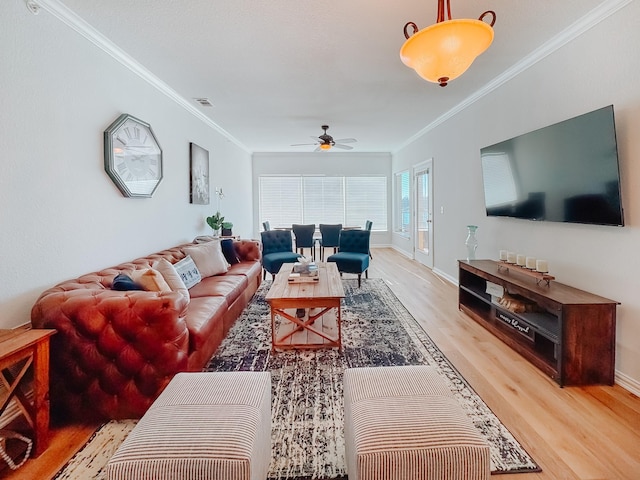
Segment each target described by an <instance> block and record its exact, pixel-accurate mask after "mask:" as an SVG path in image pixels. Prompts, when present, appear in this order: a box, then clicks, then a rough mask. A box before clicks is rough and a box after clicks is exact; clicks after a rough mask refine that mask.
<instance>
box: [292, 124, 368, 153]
mask: <svg viewBox="0 0 640 480" xmlns="http://www.w3.org/2000/svg"><path fill="white" fill-rule="evenodd" d="M321 128H322V129H323V130H324V133H323V134H322V135H320V136H319V137H314V136H312V137H311V138H312V139H313V140H315V143H295V144H293V145H291V146H292V147H299V146H302V145H317V146H318V148H316V149H315V150H314V152H319V151H321V150H331V148H333V147H336V148H341V149H343V150H352V149H353V147H352V146H350V145H344V144H345V143H354V142H357V140H356V139H355V138H341V139H340V140H334V139H333V137H332V136H331V135H329V134H328V133H327V130H328V129H329V125H322V127H321Z"/></svg>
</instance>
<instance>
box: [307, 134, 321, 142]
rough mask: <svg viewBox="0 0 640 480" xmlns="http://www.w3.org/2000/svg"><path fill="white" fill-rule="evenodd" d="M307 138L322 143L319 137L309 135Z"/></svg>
mask: <svg viewBox="0 0 640 480" xmlns="http://www.w3.org/2000/svg"><path fill="white" fill-rule="evenodd" d="M309 138H311V140H313V141H314V142H322V139H321V138H320V137H314V136H313V135H311V136H310V137H309Z"/></svg>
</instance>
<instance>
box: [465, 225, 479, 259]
mask: <svg viewBox="0 0 640 480" xmlns="http://www.w3.org/2000/svg"><path fill="white" fill-rule="evenodd" d="M476 230H478V226H477V225H467V240H466V241H465V242H464V244H465V245H466V246H467V261H469V260H475V259H476V250H477V248H478V239H477V238H476Z"/></svg>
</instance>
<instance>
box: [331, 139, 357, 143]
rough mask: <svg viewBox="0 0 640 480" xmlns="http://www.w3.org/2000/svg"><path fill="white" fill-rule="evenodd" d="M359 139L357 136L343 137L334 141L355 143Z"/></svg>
mask: <svg viewBox="0 0 640 480" xmlns="http://www.w3.org/2000/svg"><path fill="white" fill-rule="evenodd" d="M357 141H358V140H356V139H355V138H341V139H340V140H334V142H336V143H355V142H357Z"/></svg>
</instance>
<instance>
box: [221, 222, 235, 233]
mask: <svg viewBox="0 0 640 480" xmlns="http://www.w3.org/2000/svg"><path fill="white" fill-rule="evenodd" d="M232 228H233V223H231V222H222V236H223V237H230V236H232V235H233V233H232V232H231V229H232Z"/></svg>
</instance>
